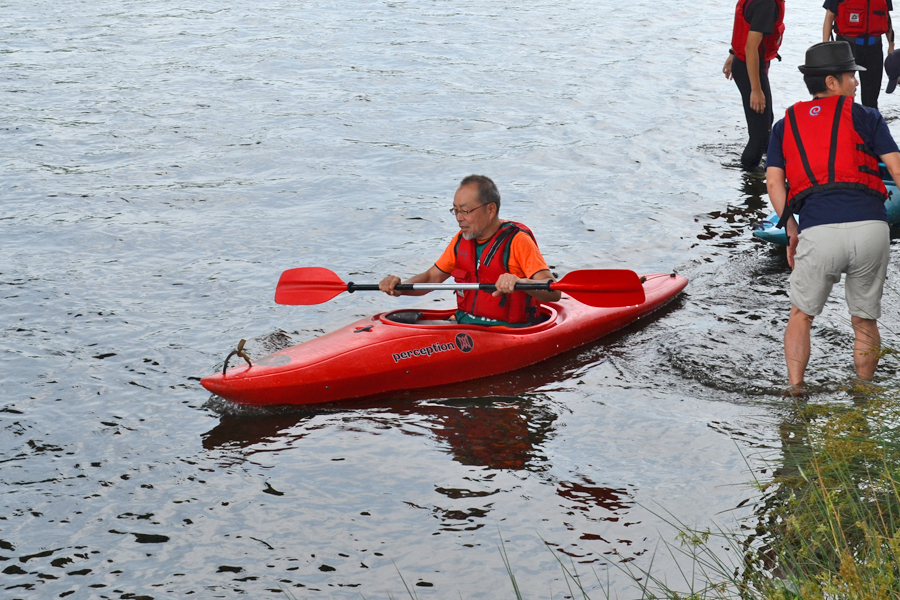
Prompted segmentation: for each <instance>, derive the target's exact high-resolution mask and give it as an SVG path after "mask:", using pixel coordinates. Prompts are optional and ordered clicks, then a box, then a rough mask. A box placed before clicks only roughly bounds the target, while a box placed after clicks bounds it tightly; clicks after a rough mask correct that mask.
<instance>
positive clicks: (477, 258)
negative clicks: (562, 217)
mask: <svg viewBox="0 0 900 600" xmlns="http://www.w3.org/2000/svg"><path fill="white" fill-rule="evenodd" d="M450 212H451V213H452V214H453V216H455V217H456V222H457V223H458V224H459V232H458V233H457V234H456V235H455V236H454V237H453V239H452V240H451V241H450V244H449V245H448V246H447V248H446V250H444V253H443V254H442V255H441V257H440V258H439V259H438V260H437V262H435V263H434V264H433V265H432V266H431V267H430V268H429V269H428V270H427V271H425V272H423V273H419V274H418V275H413V276H412V277H410V278H409V279H407V280H406V281H405V282H404V283H442V282H443V281H445V280H446V279H447V278H448V277H451V276H452V277H453V278H454V280H455V281H457V282H459V283H475V282H478V283H494V284H496V286H497V291H496V292H494V293H492V294H491V293H488V292H481V291H471V290H470V291H465V292H462V291H460V292H457V297H456V300H457V309H458V310H457V311H456V320H457V322H459V323H462V324H472V325H504V326H513V327H523V326H527V325H530V324H532V323H534V322H535V320H536V318H537V314H538V313H537V307H538V305H539V303H540V302H556V301H557V300H559V299H560V296H561V294H560V292H558V291H549V290H529V291H527V292H523V291H515V285H516V284H517V283H519V282H541V281H546V280H548V279H552V278H553V274H552V273H551V272H550V269H549V268H547V263H546V262H545V261H544V257H543V256H541V251H540V250H539V249H538V246H537V243H536V242H535V239H534V235H533V234H532V233H531V230H530V229H528V228H527V227H526V226H524V225H522V224H521V223H515V222H513V221H501V220H500V216H499V212H500V192H499V191H497V186H496V185H495V184H494V182H493V181H491V180H490V179H489V178H488V177H485V176H484V175H469V176H468V177H466V178H465V179H463V180H462V182H460V184H459V188H458V189H457V190H456V195H455V196H454V197H453V208H451V209H450ZM398 283H400V278H399V277H397V276H396V275H388V276H387V277H385V278H384V279H382V280H381V282H380V283H379V288H380V289H381V291H383V292H385V293H387V294H390V295H392V296H400V295H404V294H405V295H411V296H420V295H423V294H426V293H428V292H424V291H403V292H401V291H397V290H395V289H394V287H395V286H396V285H397V284H398Z"/></svg>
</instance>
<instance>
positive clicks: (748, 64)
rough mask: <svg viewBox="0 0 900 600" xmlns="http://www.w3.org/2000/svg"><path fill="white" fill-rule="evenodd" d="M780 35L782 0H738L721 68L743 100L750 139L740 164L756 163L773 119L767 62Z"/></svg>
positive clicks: (751, 167)
mask: <svg viewBox="0 0 900 600" xmlns="http://www.w3.org/2000/svg"><path fill="white" fill-rule="evenodd" d="M783 35H784V0H738V3H737V6H736V7H735V12H734V28H733V29H732V33H731V49H730V50H729V51H728V58H727V59H726V60H725V66H724V67H722V72H723V73H725V77H726V78H728V79H732V78H734V82H735V83H736V84H737V86H738V90H740V92H741V98H743V102H744V117H745V118H746V120H747V130H748V132H749V134H750V140H749V141H748V142H747V145H746V146H745V147H744V151H743V153H741V168H743V169H744V170H745V171H755V170H756V169H757V167H759V163H760V161H761V160H762V156H763V153H764V152H765V151H766V145H767V144H768V143H769V131H770V130H771V127H772V121H773V120H774V113H773V112H772V90H771V88H770V87H769V63H770V62H771V61H772V59H773V58H776V57H778V59H779V60H781V57H779V56H778V48H780V47H781V40H782V36H783Z"/></svg>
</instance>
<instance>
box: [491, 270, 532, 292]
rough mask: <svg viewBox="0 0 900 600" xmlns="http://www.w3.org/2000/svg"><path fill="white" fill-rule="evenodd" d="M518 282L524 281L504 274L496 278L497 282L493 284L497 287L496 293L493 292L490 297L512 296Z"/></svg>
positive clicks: (510, 274)
mask: <svg viewBox="0 0 900 600" xmlns="http://www.w3.org/2000/svg"><path fill="white" fill-rule="evenodd" d="M520 281H525V280H524V279H520V278H519V277H516V276H515V275H513V274H512V273H504V274H502V275H501V276H500V277H498V278H497V282H496V283H495V284H494V285H495V286H496V287H497V291H495V292H494V293H493V294H492V295H493V296H499V295H501V294H512V293H513V292H514V291H516V284H517V283H519V282H520Z"/></svg>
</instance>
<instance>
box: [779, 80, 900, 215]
mask: <svg viewBox="0 0 900 600" xmlns="http://www.w3.org/2000/svg"><path fill="white" fill-rule="evenodd" d="M852 109H853V99H852V98H848V97H847V96H839V95H838V96H829V97H827V98H818V99H815V100H810V101H808V102H798V103H797V104H795V105H793V106H792V107H790V108H789V109H787V112H786V113H785V116H784V141H783V143H782V152H783V154H784V171H785V178H786V179H787V181H788V195H787V207H786V208H785V210H784V213H783V214H782V215H781V221H779V224H778V226H779V227H782V226H783V225H784V223H786V222H787V219H788V217H790V215H791V214H797V213H799V212H800V210H801V209H802V208H803V203H804V201H805V200H806V198H807V197H808V196H809V195H810V194H812V193H815V192H821V191H824V190H834V189H849V190H864V191H866V192H870V193H872V194H874V195H876V196H878V197H880V198H881V200H885V199H887V189H886V188H885V187H884V182H883V181H882V180H881V177H880V175H879V173H878V157H877V156H876V155H875V154H874V153H873V152H872V151H871V150H869V148H868V146H866V143H865V142H864V141H863V139H862V138H861V137H860V135H859V133H857V132H856V129H854V127H853V110H852Z"/></svg>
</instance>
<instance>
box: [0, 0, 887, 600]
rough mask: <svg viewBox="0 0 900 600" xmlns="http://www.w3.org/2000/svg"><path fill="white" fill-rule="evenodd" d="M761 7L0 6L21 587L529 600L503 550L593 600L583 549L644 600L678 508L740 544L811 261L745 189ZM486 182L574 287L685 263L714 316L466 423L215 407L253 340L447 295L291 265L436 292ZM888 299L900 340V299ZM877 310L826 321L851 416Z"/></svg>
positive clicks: (0, 335) (482, 394)
mask: <svg viewBox="0 0 900 600" xmlns="http://www.w3.org/2000/svg"><path fill="white" fill-rule="evenodd" d="M794 9H795V7H793V6H791V7H790V10H791V11H792V12H791V13H790V14H789V15H788V38H787V41H786V43H785V46H784V48H783V52H782V54H783V55H784V57H785V61H784V62H783V63H781V64H776V65H774V66H773V67H772V80H773V87H774V88H775V102H776V112H780V111H782V110H783V109H784V108H785V107H786V106H787V105H788V104H789V103H790V102H793V101H794V100H798V99H802V98H804V96H805V94H804V90H803V88H802V81H801V79H800V76H799V73H797V72H796V70H795V68H794V65H796V64H800V63H801V62H802V61H803V51H804V49H805V47H806V46H807V45H809V44H811V43H813V42H815V41H816V38H817V36H818V33H817V32H818V31H819V29H817V28H819V27H821V25H820V23H821V15H820V13H821V10H820V9H818V8H816V7H813V8H808V9H801V7H796V11H795V10H794ZM731 10H732V9H731V8H730V7H727V6H724V5H722V4H721V3H719V2H712V1H710V0H700V1H699V2H694V3H688V4H685V3H682V2H673V1H670V0H664V1H663V2H656V3H647V2H636V3H631V4H628V5H622V4H617V5H615V7H612V6H611V5H610V6H606V5H604V4H603V3H599V4H598V3H596V2H579V1H575V2H556V1H543V2H537V3H532V4H530V5H528V6H527V7H523V6H513V5H510V4H509V3H497V2H490V1H488V2H469V1H466V0H449V1H447V2H433V1H430V2H401V1H397V2H386V1H358V2H353V1H347V2H332V3H313V2H295V3H287V2H283V3H279V2H259V3H219V2H188V3H182V4H180V5H177V6H176V5H170V4H168V3H165V2H160V1H153V0H151V1H147V2H131V3H119V2H115V3H113V2H104V1H102V0H101V1H98V2H93V3H50V2H37V3H25V2H18V1H14V2H4V3H2V10H0V24H2V27H0V65H2V69H0V93H2V96H3V102H2V103H0V148H2V150H0V158H2V177H0V184H2V198H0V203H2V211H0V239H2V245H0V248H2V254H0V315H2V322H0V325H2V329H0V357H2V358H0V360H2V370H0V386H2V387H0V389H2V393H3V396H2V400H0V424H2V429H0V464H2V470H0V490H2V499H0V589H3V592H2V596H3V597H4V598H55V597H68V596H71V597H73V598H137V597H141V598H164V597H174V598H181V597H187V596H188V595H189V594H194V595H196V597H202V598H211V597H219V598H234V597H241V596H244V597H253V598H261V597H269V596H271V597H279V596H281V597H284V596H283V595H282V594H283V590H286V591H288V592H289V593H290V594H292V595H293V597H296V598H359V597H360V596H361V595H362V596H364V597H366V598H386V597H389V596H390V597H404V595H405V594H407V592H406V589H405V587H404V585H409V586H410V587H411V588H412V589H413V590H414V591H415V593H416V594H418V596H419V597H421V598H425V597H434V598H450V597H462V598H467V599H468V598H501V597H512V596H513V593H512V586H511V584H510V582H509V576H508V574H507V572H506V569H505V568H504V566H503V560H502V557H501V555H500V552H499V549H498V547H499V545H500V543H501V540H503V543H504V545H505V549H506V552H507V554H508V558H509V561H510V564H511V566H512V569H513V571H514V573H515V576H516V579H517V581H518V583H519V586H520V588H521V589H522V590H524V591H526V593H527V595H528V597H551V595H552V597H562V596H564V595H565V594H566V593H567V588H566V586H565V584H564V583H563V581H562V578H561V571H560V567H559V563H558V562H557V559H560V560H562V561H563V562H564V563H565V564H566V565H567V566H568V567H569V568H573V567H574V568H576V569H577V570H578V572H579V573H581V574H582V576H583V584H584V585H585V587H586V589H588V591H589V593H590V594H591V596H592V597H596V598H600V597H605V596H604V595H603V592H602V591H601V590H600V587H601V586H600V583H598V579H599V580H600V581H601V582H602V583H603V584H604V585H606V583H607V581H608V582H609V586H610V587H611V588H612V590H613V592H615V593H618V594H619V595H620V597H623V596H628V594H629V593H630V592H629V591H628V589H629V584H628V582H627V578H625V577H623V576H622V575H621V572H620V571H619V570H618V569H616V568H615V567H614V566H613V567H610V565H623V564H626V565H629V564H630V565H636V566H638V567H642V568H646V567H648V566H649V565H650V562H651V561H653V563H654V569H655V570H657V572H658V573H660V574H668V576H669V579H670V580H671V581H677V580H678V572H677V570H676V569H675V567H674V566H673V564H672V561H671V560H669V559H667V558H666V557H665V556H664V553H660V552H659V548H660V540H661V539H669V540H671V539H672V529H671V527H670V526H669V525H667V524H666V522H665V520H664V519H663V518H662V517H660V516H659V515H665V514H666V511H668V512H669V513H670V514H671V515H672V518H674V519H678V520H681V521H683V522H685V523H687V524H690V525H698V526H701V527H705V526H707V525H708V524H710V523H712V522H714V521H715V522H724V523H733V519H734V517H735V516H738V514H739V513H732V512H723V511H729V510H730V509H732V508H733V507H735V506H736V505H737V504H738V503H739V502H741V500H744V499H746V498H750V497H752V492H751V491H750V490H749V489H748V488H747V487H745V486H743V485H741V484H742V483H743V482H746V481H748V480H749V479H750V474H749V472H748V471H747V464H746V463H745V460H744V458H743V455H748V456H753V455H754V453H756V452H757V451H758V450H760V449H764V448H767V447H774V448H777V446H778V441H777V440H778V434H777V425H778V423H779V420H780V419H781V418H782V417H781V413H782V407H783V402H782V400H781V399H780V392H781V390H782V387H783V385H784V380H785V373H784V368H783V365H782V357H781V335H782V331H783V327H784V324H785V321H786V317H787V312H788V301H787V296H786V292H785V290H786V280H787V275H788V270H787V266H786V263H785V261H784V259H783V256H782V251H780V250H776V249H774V248H772V247H769V246H767V245H765V244H763V243H760V242H756V241H754V240H753V239H751V237H750V236H749V231H748V226H749V224H750V223H751V222H753V221H754V220H757V219H758V218H760V217H761V216H762V215H763V214H764V213H765V212H766V211H767V206H768V205H767V200H766V198H765V196H764V195H763V194H764V192H765V186H764V182H763V181H762V180H761V178H759V177H757V176H748V175H744V174H742V173H741V172H740V171H739V170H738V169H737V168H736V164H737V160H738V155H739V153H740V150H741V148H742V145H743V142H744V137H743V136H744V128H743V125H742V123H743V117H742V114H741V110H740V104H739V95H738V92H737V90H736V88H735V86H734V84H733V83H731V82H728V81H726V80H725V79H724V78H723V77H722V75H721V63H722V62H723V60H724V58H725V56H726V50H727V43H728V39H729V34H730V26H731V25H730V20H731ZM803 10H807V11H808V12H805V13H804V12H803ZM882 104H883V106H882V109H883V112H884V113H885V115H886V116H887V117H888V118H889V119H890V120H892V119H894V118H895V117H896V116H897V114H900V111H898V109H897V107H896V99H895V98H893V97H890V96H888V97H883V100H882ZM473 172H475V173H485V174H487V175H490V176H491V177H493V178H494V179H495V180H496V181H497V183H498V185H499V187H500V191H501V193H502V194H503V210H502V214H503V216H505V217H507V218H515V219H517V220H521V221H523V222H525V223H527V224H529V225H530V226H531V227H532V228H533V229H534V230H535V232H536V234H537V236H538V238H539V240H540V243H541V247H542V249H543V250H544V254H545V256H546V257H547V259H548V261H549V263H550V264H551V265H552V266H553V268H554V270H556V271H558V272H561V273H565V272H568V271H571V270H575V269H580V268H590V267H593V268H602V267H621V268H633V269H636V270H637V271H640V272H659V271H662V272H669V271H672V270H676V271H678V272H680V273H683V274H685V275H687V276H688V277H689V278H690V279H691V284H690V286H689V287H688V290H687V293H686V294H684V295H683V296H682V297H681V298H680V299H679V300H678V301H676V302H675V303H674V304H672V305H671V306H670V307H669V308H667V309H666V310H664V311H661V312H660V313H658V314H656V315H654V316H653V317H652V318H650V319H649V320H647V321H645V322H643V323H640V324H637V325H634V326H631V327H629V328H627V329H626V330H624V331H622V332H619V333H617V334H615V335H614V336H611V337H609V338H606V339H604V340H601V341H599V342H598V343H596V344H593V345H591V346H589V347H586V348H582V349H580V350H577V351H573V352H569V353H567V354H564V355H562V356H560V357H558V358H556V359H553V360H551V361H548V362H547V363H544V364H542V365H539V366H536V367H534V368H533V369H530V370H529V371H528V372H524V373H515V374H511V375H505V376H502V377H496V378H492V379H490V380H487V381H484V382H476V383H467V384H460V385H459V386H455V387H452V388H448V389H447V390H446V393H445V394H443V397H436V398H424V399H423V398H414V397H403V396H400V397H398V398H396V399H393V400H387V401H383V402H379V403H376V404H371V403H370V404H350V405H348V406H347V407H346V408H345V409H344V410H329V411H324V410H320V411H294V412H278V413H273V412H269V413H262V414H243V413H240V412H236V411H233V410H229V409H228V407H227V406H226V405H223V404H222V403H221V402H217V401H215V400H212V401H211V400H210V399H209V394H208V393H206V392H205V391H204V390H203V389H202V388H201V387H200V385H199V377H201V376H203V375H206V374H208V373H210V372H212V371H213V370H214V369H216V368H219V367H220V366H221V361H222V359H223V358H224V356H225V354H226V353H227V352H228V351H229V350H230V349H232V348H233V347H234V345H235V344H236V342H237V341H238V340H239V339H241V338H247V339H249V340H250V342H249V345H248V347H249V349H250V352H251V354H252V355H255V356H259V355H260V354H263V353H266V352H268V351H271V350H272V349H274V348H279V347H283V346H285V345H287V344H293V343H298V342H300V341H303V340H305V339H309V338H311V337H313V336H315V335H318V334H319V333H322V332H325V331H329V330H331V329H334V328H336V327H338V326H340V325H343V324H346V323H348V322H350V321H351V320H353V319H356V318H359V317H361V316H364V315H369V314H372V313H374V312H378V311H381V310H386V309H388V308H394V307H398V306H400V305H410V304H417V305H419V306H444V305H447V304H449V303H450V301H451V298H450V297H449V296H446V295H445V296H433V297H426V298H423V299H405V300H395V299H391V298H387V297H385V296H382V295H374V294H372V295H361V294H354V295H353V296H347V295H344V296H343V297H339V298H337V299H335V300H333V301H331V302H329V303H327V304H323V305H320V306H313V307H296V306H295V307H291V306H279V305H276V304H275V303H274V302H273V300H272V295H273V293H274V287H275V283H276V282H277V279H278V275H279V274H280V272H281V271H282V270H284V269H287V268H291V267H297V266H311V265H321V266H325V267H328V268H331V269H333V270H334V271H336V272H337V273H338V274H340V275H341V276H345V277H346V276H351V275H352V276H353V278H354V280H356V281H358V282H362V281H377V280H378V279H380V278H381V277H382V276H383V275H385V274H387V273H391V272H393V273H397V274H399V275H402V276H405V275H410V274H412V273H415V272H418V271H421V270H424V269H425V268H426V267H427V266H429V265H430V263H431V262H432V261H433V260H434V259H435V258H436V257H437V255H438V254H439V252H440V251H441V250H442V248H443V246H444V244H445V243H446V241H447V240H448V239H449V237H450V236H451V235H452V234H453V232H454V230H455V223H454V221H453V219H452V218H451V217H450V215H449V214H447V209H448V208H449V207H450V203H451V200H452V194H453V191H454V189H455V186H456V182H457V181H458V180H459V179H460V178H461V177H463V176H464V175H467V174H469V173H473ZM893 254H894V255H895V256H894V258H895V261H894V264H892V266H891V274H892V275H890V276H889V277H890V278H891V280H894V279H895V278H896V273H897V264H898V263H897V260H896V259H897V258H898V257H897V256H896V254H897V246H896V245H895V246H894V247H893ZM838 298H839V297H838ZM885 301H886V307H885V319H884V327H885V330H886V331H885V338H886V340H887V341H888V343H893V344H895V345H896V344H897V341H896V336H895V335H894V333H893V332H896V331H897V330H898V327H900V325H898V323H897V308H898V303H900V301H898V292H897V288H896V286H889V290H888V292H887V294H886V300H885ZM847 321H848V319H847V316H846V313H845V309H844V308H843V306H842V301H840V300H838V299H835V300H833V301H832V302H831V303H830V304H829V305H828V307H827V308H826V311H825V313H824V314H823V316H822V317H821V318H819V319H817V322H816V327H815V338H814V342H813V343H814V352H813V359H812V360H813V364H812V367H811V372H810V379H811V381H812V382H813V384H814V387H815V389H816V391H817V393H818V394H819V395H820V396H821V397H825V398H834V399H839V398H841V397H842V395H843V394H844V392H843V391H842V387H843V386H845V385H846V384H847V381H848V379H849V377H850V376H851V375H852V370H851V355H850V347H849V341H850V339H851V332H850V328H849V325H848V322H847ZM895 364H896V363H890V362H888V363H886V364H885V368H884V369H883V370H882V371H881V375H880V376H881V378H882V381H883V382H885V383H889V382H890V381H891V380H892V379H893V378H894V377H895V376H896V368H895ZM751 460H752V458H751ZM545 544H546V545H545ZM654 555H655V558H654ZM595 572H596V575H595V574H594V573H595ZM401 577H402V579H401ZM404 582H405V583H404Z"/></svg>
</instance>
